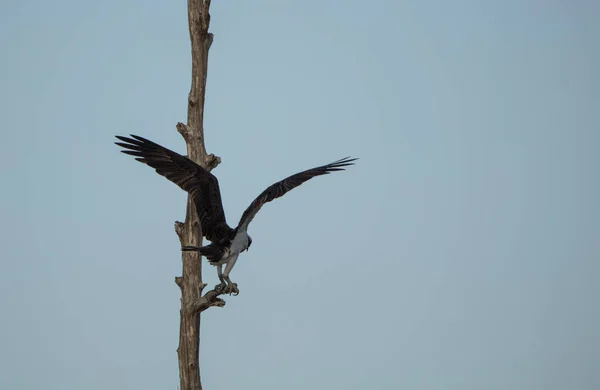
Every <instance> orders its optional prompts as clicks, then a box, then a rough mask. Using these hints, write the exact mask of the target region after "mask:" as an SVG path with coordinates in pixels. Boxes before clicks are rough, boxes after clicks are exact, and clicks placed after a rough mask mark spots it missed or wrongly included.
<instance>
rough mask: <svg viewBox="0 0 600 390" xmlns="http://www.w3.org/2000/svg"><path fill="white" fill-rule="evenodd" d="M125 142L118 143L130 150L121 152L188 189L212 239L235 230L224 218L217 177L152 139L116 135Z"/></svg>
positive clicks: (207, 233) (207, 234) (185, 189)
mask: <svg viewBox="0 0 600 390" xmlns="http://www.w3.org/2000/svg"><path fill="white" fill-rule="evenodd" d="M116 137H117V138H118V139H119V140H121V141H123V142H115V144H117V145H119V146H121V147H123V148H125V149H127V150H122V151H121V152H123V153H125V154H129V155H132V156H135V157H136V160H137V161H139V162H142V163H145V164H147V165H149V166H151V167H152V168H154V169H155V170H156V172H157V173H158V174H159V175H162V176H164V177H166V178H167V179H169V180H170V181H172V182H173V183H175V184H177V185H178V186H179V187H180V188H181V189H183V190H184V191H187V192H188V193H189V194H190V195H191V196H192V199H193V200H194V204H195V205H196V211H197V213H198V217H199V218H200V224H201V226H202V234H203V235H204V236H205V237H206V238H207V239H208V240H210V241H212V242H219V241H221V240H222V239H223V238H226V237H228V236H229V235H230V233H231V232H232V230H233V229H231V227H229V225H227V222H226V221H225V212H224V211H223V204H222V203H221V191H220V190H219V181H218V180H217V178H216V177H215V176H214V175H213V174H212V173H210V172H208V171H207V170H206V169H204V168H202V167H201V166H200V165H198V164H196V163H195V162H193V161H192V160H190V159H189V158H187V157H184V156H182V155H180V154H179V153H176V152H173V151H172V150H169V149H167V148H165V147H162V146H160V145H159V144H156V143H154V142H152V141H149V140H147V139H145V138H142V137H139V136H137V135H133V134H131V137H133V138H127V137H121V136H118V135H117V136H116Z"/></svg>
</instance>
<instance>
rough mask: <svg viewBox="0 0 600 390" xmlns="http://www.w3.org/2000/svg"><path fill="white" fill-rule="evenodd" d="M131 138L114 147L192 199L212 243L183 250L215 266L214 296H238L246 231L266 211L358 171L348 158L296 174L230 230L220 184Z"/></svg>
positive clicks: (186, 160) (195, 166)
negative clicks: (327, 179) (236, 275)
mask: <svg viewBox="0 0 600 390" xmlns="http://www.w3.org/2000/svg"><path fill="white" fill-rule="evenodd" d="M130 136H131V138H128V137H123V136H119V135H117V136H115V137H116V138H117V139H119V141H122V142H115V144H116V145H118V146H120V147H122V148H124V150H121V152H122V153H125V154H128V155H131V156H134V157H135V159H136V160H137V161H139V162H141V163H144V164H146V165H148V166H150V167H152V168H154V169H155V171H156V172H157V173H158V174H159V175H161V176H164V177H166V178H167V179H168V180H170V181H171V182H173V183H175V184H177V185H178V186H179V187H180V188H181V189H183V190H184V191H186V192H188V194H189V195H190V196H191V197H192V200H193V202H194V205H195V206H196V212H197V214H198V218H199V220H200V226H201V228H202V229H201V230H202V235H203V236H204V237H205V238H206V239H207V240H209V241H210V242H211V243H210V244H209V245H206V246H202V247H198V246H193V245H183V246H182V247H181V250H182V251H195V252H199V253H200V254H201V255H202V256H204V257H206V258H207V260H208V262H209V263H210V264H211V265H213V266H216V267H217V275H218V277H219V281H220V283H219V284H218V285H217V286H215V290H218V291H223V292H224V293H228V294H232V293H233V294H238V293H239V289H238V287H237V284H236V283H233V282H232V281H231V279H230V278H229V274H230V273H231V270H232V269H233V267H234V265H235V263H236V261H237V259H238V256H239V255H240V254H241V253H242V252H244V251H247V250H248V249H249V248H250V245H252V237H250V236H249V235H248V225H249V224H250V222H252V220H253V219H254V217H255V216H256V214H257V213H258V211H259V210H260V209H261V208H262V206H264V205H265V204H266V203H268V202H271V201H272V200H274V199H277V198H279V197H281V196H283V195H284V194H286V193H287V192H289V191H291V190H292V189H294V188H296V187H298V186H300V185H301V184H302V183H304V182H306V181H308V180H310V179H312V178H313V177H316V176H321V175H327V174H330V173H331V172H336V171H343V170H345V167H347V166H350V165H354V161H356V160H358V159H357V158H350V157H345V158H343V159H340V160H337V161H334V162H332V163H330V164H326V165H322V166H319V167H315V168H312V169H308V170H305V171H302V172H299V173H296V174H293V175H291V176H288V177H286V178H285V179H283V180H280V181H278V182H276V183H274V184H272V185H270V186H269V187H267V188H266V189H265V190H264V191H263V192H262V193H261V194H260V195H258V196H257V197H256V198H255V199H254V200H253V201H252V203H250V206H248V208H247V209H246V210H245V211H244V213H243V214H242V216H241V218H240V220H239V223H238V225H237V226H236V227H235V228H232V227H231V226H229V225H228V224H227V222H226V219H225V212H224V210H223V204H222V202H221V191H220V189H219V181H218V180H217V178H216V177H215V176H214V175H213V174H212V173H210V172H209V171H207V170H206V169H204V168H202V167H201V166H200V165H198V164H196V163H195V162H194V161H192V160H191V159H189V158H188V157H187V156H182V155H180V154H179V153H177V152H174V151H172V150H169V149H167V148H165V147H163V146H161V145H159V144H157V143H154V142H152V141H150V140H148V139H146V138H143V137H140V136H137V135H133V134H130ZM223 265H225V271H223Z"/></svg>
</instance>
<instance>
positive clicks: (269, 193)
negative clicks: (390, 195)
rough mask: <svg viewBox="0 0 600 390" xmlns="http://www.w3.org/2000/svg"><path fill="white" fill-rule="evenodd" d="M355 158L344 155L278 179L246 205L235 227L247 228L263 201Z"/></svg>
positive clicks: (326, 173) (348, 163) (352, 162)
mask: <svg viewBox="0 0 600 390" xmlns="http://www.w3.org/2000/svg"><path fill="white" fill-rule="evenodd" d="M356 160H358V159H357V158H350V157H346V158H343V159H341V160H337V161H335V162H332V163H331V164H327V165H322V166H320V167H316V168H312V169H308V170H306V171H303V172H299V173H296V174H295V175H292V176H289V177H287V178H285V179H283V180H281V181H278V182H277V183H275V184H272V185H271V186H269V187H268V188H267V189H266V190H264V191H263V192H262V193H261V194H260V195H258V197H257V198H256V199H254V201H253V202H252V203H251V204H250V206H248V208H247V209H246V211H244V214H242V218H240V223H239V224H238V228H237V229H238V230H240V231H246V229H248V225H249V224H250V222H252V220H253V219H254V217H255V216H256V213H258V211H259V210H260V209H261V207H262V206H263V205H264V204H265V203H268V202H270V201H272V200H274V199H277V198H279V197H281V196H283V195H285V194H286V193H287V192H289V191H291V190H293V189H294V188H296V187H298V186H300V185H301V184H302V183H304V182H306V181H308V180H310V179H312V178H313V177H316V176H321V175H328V174H330V173H331V172H336V171H343V170H345V167H347V166H350V165H354V161H356Z"/></svg>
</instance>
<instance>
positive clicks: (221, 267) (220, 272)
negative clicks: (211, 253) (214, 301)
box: [215, 264, 227, 291]
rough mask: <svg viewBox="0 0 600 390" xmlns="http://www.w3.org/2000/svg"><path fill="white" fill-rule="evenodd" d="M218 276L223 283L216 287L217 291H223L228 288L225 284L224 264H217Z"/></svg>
mask: <svg viewBox="0 0 600 390" xmlns="http://www.w3.org/2000/svg"><path fill="white" fill-rule="evenodd" d="M217 275H219V280H220V281H221V283H219V284H217V285H216V286H215V290H220V291H222V290H223V289H224V288H225V286H227V283H225V279H224V278H223V264H217Z"/></svg>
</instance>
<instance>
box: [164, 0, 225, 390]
mask: <svg viewBox="0 0 600 390" xmlns="http://www.w3.org/2000/svg"><path fill="white" fill-rule="evenodd" d="M209 8H210V0H188V23H189V29H190V40H191V44H192V86H191V89H190V93H189V95H188V117H187V124H186V125H184V124H183V123H178V124H177V131H179V133H180V134H181V135H182V136H183V138H184V139H185V142H186V144H187V153H188V157H189V158H190V159H192V160H193V161H195V162H196V163H198V164H200V165H201V166H202V167H204V168H206V169H208V170H211V169H213V168H214V167H216V166H217V165H218V164H219V162H220V159H219V158H218V157H216V156H214V155H213V154H207V153H206V147H205V145H204V129H203V126H202V122H203V118H204V96H205V91H206V74H207V70H208V50H209V48H210V45H211V43H212V40H213V35H212V34H210V33H209V32H208V27H209V23H210V14H209ZM175 231H176V232H177V235H178V236H179V240H180V241H181V244H182V245H196V246H201V245H202V231H201V226H200V221H199V220H198V216H197V214H196V210H195V207H194V203H193V202H192V200H191V198H190V197H189V196H188V201H187V209H186V216H185V222H184V223H181V222H175ZM201 260H202V259H201V257H200V255H199V254H198V253H197V252H182V262H183V266H182V275H181V276H178V277H176V278H175V283H177V285H178V286H179V288H180V289H181V310H180V321H181V322H180V326H179V347H178V348H177V358H178V360H179V380H180V389H181V390H201V389H202V385H201V383H200V365H199V348H200V313H201V312H202V311H204V310H206V309H208V308H209V307H211V306H223V305H225V302H224V301H223V300H222V299H220V298H218V295H219V293H218V292H217V291H215V290H211V291H209V292H207V293H206V294H205V295H202V291H203V290H204V287H206V284H204V283H202V263H201Z"/></svg>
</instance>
